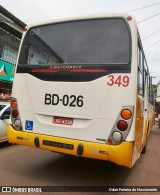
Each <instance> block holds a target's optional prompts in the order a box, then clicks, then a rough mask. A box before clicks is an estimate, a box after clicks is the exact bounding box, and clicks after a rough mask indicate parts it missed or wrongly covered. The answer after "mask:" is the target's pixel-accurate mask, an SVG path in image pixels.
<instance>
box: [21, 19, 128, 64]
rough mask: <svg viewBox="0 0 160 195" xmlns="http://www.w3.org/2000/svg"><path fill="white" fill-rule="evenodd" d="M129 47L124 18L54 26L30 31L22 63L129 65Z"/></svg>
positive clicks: (72, 22) (25, 40)
mask: <svg viewBox="0 0 160 195" xmlns="http://www.w3.org/2000/svg"><path fill="white" fill-rule="evenodd" d="M130 48H131V46H130V31H129V28H128V25H127V23H126V22H125V20H124V19H122V18H109V19H108V18H107V19H91V20H79V21H69V22H63V23H55V24H50V25H44V26H38V27H34V28H31V29H30V30H29V31H28V32H27V34H26V37H25V38H24V41H23V44H22V48H21V53H20V58H19V64H21V65H22V64H28V65H38V64H44V65H45V64H48V65H54V64H57V63H58V64H128V63H129V62H130Z"/></svg>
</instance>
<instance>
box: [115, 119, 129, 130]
mask: <svg viewBox="0 0 160 195" xmlns="http://www.w3.org/2000/svg"><path fill="white" fill-rule="evenodd" d="M117 128H118V129H119V130H120V131H125V130H126V129H127V128H128V124H127V122H126V121H124V120H120V121H118V123H117Z"/></svg>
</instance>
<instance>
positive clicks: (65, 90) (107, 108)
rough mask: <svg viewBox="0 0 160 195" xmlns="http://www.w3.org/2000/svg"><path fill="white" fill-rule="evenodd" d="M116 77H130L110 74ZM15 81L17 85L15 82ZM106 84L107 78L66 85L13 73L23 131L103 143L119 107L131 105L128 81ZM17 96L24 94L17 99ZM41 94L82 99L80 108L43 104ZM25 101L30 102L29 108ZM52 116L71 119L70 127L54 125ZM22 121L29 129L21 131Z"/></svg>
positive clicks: (131, 91)
mask: <svg viewBox="0 0 160 195" xmlns="http://www.w3.org/2000/svg"><path fill="white" fill-rule="evenodd" d="M119 75H121V76H122V77H123V76H126V75H127V76H128V77H129V78H130V74H126V73H125V74H124V73H123V74H114V77H115V78H117V77H118V76H119ZM19 80H21V82H18V81H19ZM108 82H109V78H108V76H104V77H102V78H99V79H97V80H94V81H90V82H83V83H77V82H76V83H71V82H68V83H67V82H47V81H41V80H39V79H37V78H34V77H33V76H31V75H28V74H26V75H22V74H17V75H16V76H15V81H14V85H16V88H17V89H18V90H16V91H15V93H16V96H18V97H19V98H18V105H19V111H20V115H21V120H22V124H23V130H24V131H29V132H30V131H32V132H34V133H40V134H44V129H45V134H47V135H54V136H60V137H66V138H72V139H80V140H86V141H94V142H102V141H100V140H106V141H107V138H108V136H109V134H110V131H111V129H112V127H113V125H114V123H115V121H116V118H117V116H118V114H119V112H120V110H121V109H122V107H123V106H128V105H133V103H134V98H133V97H134V96H133V90H132V87H131V86H132V81H131V79H130V84H129V85H128V86H127V87H123V86H118V85H113V86H109V85H107V83H108ZM24 86H25V87H24ZM36 86H40V87H38V88H37V87H36ZM35 89H36V90H35ZM95 89H96V90H95ZM88 92H89V93H88ZM21 93H23V94H26V95H24V96H21ZM27 94H29V95H27ZM45 94H56V95H58V96H59V97H60V99H62V98H63V96H64V95H68V96H69V97H70V96H71V95H75V96H76V97H78V96H83V101H84V102H83V106H82V107H78V106H75V107H71V106H69V105H68V106H64V105H63V103H62V101H59V103H58V104H57V105H52V103H51V104H50V105H46V104H45ZM37 97H38V98H37ZM93 97H96V98H93ZM111 101H114V104H111V103H110V102H111ZM24 102H26V104H25V103H24ZM27 102H30V105H28V103H27ZM55 116H56V117H66V118H71V119H73V124H72V125H63V124H55V123H54V122H53V119H54V117H55ZM26 121H33V129H32V130H30V129H29V130H27V128H25V127H26ZM93 132H94V133H93ZM130 141H133V135H132V139H130ZM103 142H104V141H103Z"/></svg>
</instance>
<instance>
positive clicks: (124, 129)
mask: <svg viewBox="0 0 160 195" xmlns="http://www.w3.org/2000/svg"><path fill="white" fill-rule="evenodd" d="M133 112H134V107H133V106H124V107H122V109H121V111H120V112H119V114H118V117H117V119H116V121H115V123H114V125H113V127H112V130H111V133H110V135H109V137H108V144H110V145H117V144H120V143H121V142H122V141H124V140H125V139H126V138H127V135H128V133H129V131H130V128H131V124H132V121H133Z"/></svg>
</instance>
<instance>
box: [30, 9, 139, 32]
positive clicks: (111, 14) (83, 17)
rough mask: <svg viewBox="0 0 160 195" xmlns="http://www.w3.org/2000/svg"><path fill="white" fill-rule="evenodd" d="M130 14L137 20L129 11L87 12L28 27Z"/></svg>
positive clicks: (125, 16) (123, 16)
mask: <svg viewBox="0 0 160 195" xmlns="http://www.w3.org/2000/svg"><path fill="white" fill-rule="evenodd" d="M128 16H131V17H132V21H134V22H136V20H135V18H134V16H132V15H131V14H129V13H100V14H86V15H79V16H70V17H65V18H56V19H54V20H46V21H43V22H38V23H33V24H31V25H28V26H27V29H29V28H31V27H34V26H43V25H46V24H52V23H58V22H65V21H72V20H73V21H74V20H85V19H92V18H94V19H98V18H108V17H109V18H117V17H122V18H126V19H127V17H128Z"/></svg>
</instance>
